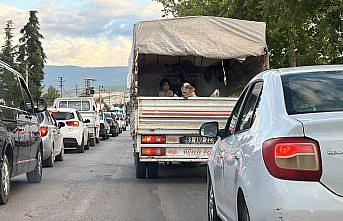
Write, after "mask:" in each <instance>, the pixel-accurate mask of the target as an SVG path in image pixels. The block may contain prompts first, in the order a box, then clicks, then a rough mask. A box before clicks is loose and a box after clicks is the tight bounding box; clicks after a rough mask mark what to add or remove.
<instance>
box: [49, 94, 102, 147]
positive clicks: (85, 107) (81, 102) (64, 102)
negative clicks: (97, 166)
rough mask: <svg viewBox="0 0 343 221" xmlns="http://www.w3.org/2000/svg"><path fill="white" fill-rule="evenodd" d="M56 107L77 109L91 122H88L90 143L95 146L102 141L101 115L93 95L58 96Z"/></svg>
mask: <svg viewBox="0 0 343 221" xmlns="http://www.w3.org/2000/svg"><path fill="white" fill-rule="evenodd" d="M54 107H55V108H72V109H76V110H77V111H78V112H79V113H80V114H81V116H82V118H83V119H84V120H89V123H86V125H87V127H88V137H89V145H90V146H95V143H99V142H100V116H99V113H98V111H97V109H96V103H95V101H94V99H93V98H92V97H76V98H57V99H56V100H55V102H54Z"/></svg>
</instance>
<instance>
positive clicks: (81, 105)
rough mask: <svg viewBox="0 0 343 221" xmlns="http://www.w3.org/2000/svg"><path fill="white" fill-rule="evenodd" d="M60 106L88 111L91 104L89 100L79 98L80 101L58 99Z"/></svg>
mask: <svg viewBox="0 0 343 221" xmlns="http://www.w3.org/2000/svg"><path fill="white" fill-rule="evenodd" d="M59 107H60V108H72V109H76V110H78V111H90V110H91V105H90V102H89V101H85V100H82V101H81V100H80V101H60V102H59Z"/></svg>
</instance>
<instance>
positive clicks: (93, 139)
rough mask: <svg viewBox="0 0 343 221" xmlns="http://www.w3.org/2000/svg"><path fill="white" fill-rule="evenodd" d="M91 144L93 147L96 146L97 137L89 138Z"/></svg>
mask: <svg viewBox="0 0 343 221" xmlns="http://www.w3.org/2000/svg"><path fill="white" fill-rule="evenodd" d="M89 145H90V146H91V147H94V146H95V138H89Z"/></svg>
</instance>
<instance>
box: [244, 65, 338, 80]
mask: <svg viewBox="0 0 343 221" xmlns="http://www.w3.org/2000/svg"><path fill="white" fill-rule="evenodd" d="M330 71H343V65H313V66H300V67H289V68H279V69H270V70H266V71H263V72H261V73H259V74H258V75H256V76H255V77H254V78H253V79H252V80H251V81H256V80H262V79H263V78H264V77H266V76H267V75H271V74H272V75H278V76H282V75H289V74H301V73H311V72H330Z"/></svg>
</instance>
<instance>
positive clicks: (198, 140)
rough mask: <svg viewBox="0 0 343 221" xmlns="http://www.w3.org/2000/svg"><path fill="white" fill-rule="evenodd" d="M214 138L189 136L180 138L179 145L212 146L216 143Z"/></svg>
mask: <svg viewBox="0 0 343 221" xmlns="http://www.w3.org/2000/svg"><path fill="white" fill-rule="evenodd" d="M216 140H217V139H216V138H209V137H199V136H198V137H191V136H184V137H180V143H182V144H214V143H215V142H216Z"/></svg>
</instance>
